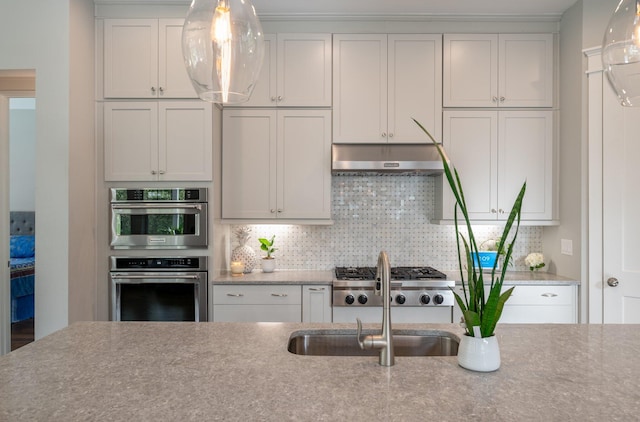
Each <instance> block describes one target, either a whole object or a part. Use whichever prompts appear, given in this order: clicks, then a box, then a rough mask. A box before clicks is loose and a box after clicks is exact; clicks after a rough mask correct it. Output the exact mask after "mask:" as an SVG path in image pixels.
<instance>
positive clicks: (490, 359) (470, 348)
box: [458, 335, 500, 372]
mask: <svg viewBox="0 0 640 422" xmlns="http://www.w3.org/2000/svg"><path fill="white" fill-rule="evenodd" d="M458 365H460V366H462V367H463V368H466V369H470V370H472V371H478V372H491V371H495V370H497V369H498V368H500V347H499V346H498V338H497V337H496V336H495V335H493V336H491V337H485V338H482V337H471V336H468V335H463V336H462V338H461V339H460V345H459V346H458Z"/></svg>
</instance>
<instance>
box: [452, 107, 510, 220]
mask: <svg viewBox="0 0 640 422" xmlns="http://www.w3.org/2000/svg"><path fill="white" fill-rule="evenodd" d="M443 116H444V119H443V120H444V138H443V146H444V149H445V151H446V153H447V155H448V157H449V159H450V160H451V163H452V164H453V166H455V168H456V170H457V171H458V173H459V175H460V181H461V182H462V187H463V189H464V195H465V199H466V204H467V209H468V211H469V217H470V218H471V219H475V220H495V219H496V218H497V210H496V204H497V203H498V192H497V180H498V123H497V113H496V112H495V111H445V112H444V114H443ZM440 179H441V182H442V184H443V186H442V197H443V205H442V206H443V210H442V218H443V219H447V220H452V219H453V218H454V205H455V198H454V197H453V195H452V194H451V189H450V187H449V184H448V182H447V180H446V178H445V177H444V176H443V177H441V178H440ZM459 218H462V216H461V215H460V217H459Z"/></svg>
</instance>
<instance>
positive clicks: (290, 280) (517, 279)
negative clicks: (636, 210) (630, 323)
mask: <svg viewBox="0 0 640 422" xmlns="http://www.w3.org/2000/svg"><path fill="white" fill-rule="evenodd" d="M443 273H445V274H446V275H447V278H448V279H450V280H459V279H460V272H459V271H443ZM485 277H486V280H487V281H490V280H491V273H485ZM334 278H335V277H334V272H333V270H319V271H314V270H276V271H274V272H272V273H265V272H262V271H261V270H254V271H253V272H251V273H249V274H243V275H242V276H240V277H232V276H231V272H224V273H223V274H221V275H219V276H218V277H215V278H214V279H213V280H212V282H211V283H212V284H327V285H329V284H332V283H333V280H334ZM505 284H509V285H512V284H529V285H536V284H540V285H544V284H555V285H558V284H560V285H564V284H566V285H573V284H580V282H579V281H578V280H573V279H570V278H567V277H563V276H559V275H555V274H551V273H547V272H535V273H533V272H531V271H508V272H507V275H506V277H505Z"/></svg>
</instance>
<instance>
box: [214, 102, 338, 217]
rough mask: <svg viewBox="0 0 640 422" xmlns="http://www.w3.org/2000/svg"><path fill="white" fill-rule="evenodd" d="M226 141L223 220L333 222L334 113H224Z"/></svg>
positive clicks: (285, 111) (250, 111) (223, 141)
mask: <svg viewBox="0 0 640 422" xmlns="http://www.w3.org/2000/svg"><path fill="white" fill-rule="evenodd" d="M222 139H223V140H222V218H224V219H247V220H274V219H281V220H286V219H292V220H299V219H305V220H328V219H330V218H331V113H330V111H329V110H289V109H286V110H285V109H283V110H264V109H243V110H235V109H233V110H224V111H223V137H222Z"/></svg>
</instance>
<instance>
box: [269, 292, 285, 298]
mask: <svg viewBox="0 0 640 422" xmlns="http://www.w3.org/2000/svg"><path fill="white" fill-rule="evenodd" d="M271 296H275V297H287V296H289V295H288V294H286V293H271Z"/></svg>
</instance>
